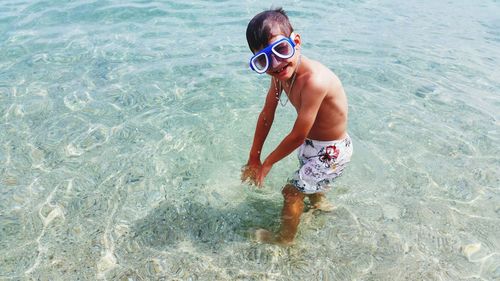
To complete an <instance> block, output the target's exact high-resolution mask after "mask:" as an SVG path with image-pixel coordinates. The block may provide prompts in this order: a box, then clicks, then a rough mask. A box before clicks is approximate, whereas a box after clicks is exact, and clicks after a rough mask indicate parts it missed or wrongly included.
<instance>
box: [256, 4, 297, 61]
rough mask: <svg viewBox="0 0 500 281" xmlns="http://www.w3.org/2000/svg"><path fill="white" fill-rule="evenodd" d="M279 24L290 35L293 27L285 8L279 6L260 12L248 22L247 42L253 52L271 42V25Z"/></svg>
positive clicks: (286, 34)
mask: <svg viewBox="0 0 500 281" xmlns="http://www.w3.org/2000/svg"><path fill="white" fill-rule="evenodd" d="M275 24H276V25H278V26H279V28H280V30H281V32H282V33H283V35H285V36H290V34H292V32H293V27H292V25H291V24H290V21H289V20H288V16H287V15H286V12H285V10H283V8H281V7H279V8H276V9H270V10H266V11H263V12H261V13H258V14H257V15H256V16H255V17H253V19H252V20H251V21H250V22H249V23H248V26H247V42H248V47H250V50H251V51H252V52H255V51H256V50H259V49H261V48H262V47H264V46H266V45H267V43H268V42H269V39H270V38H269V36H270V35H271V34H270V32H271V26H273V25H275Z"/></svg>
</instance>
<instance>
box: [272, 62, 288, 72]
mask: <svg viewBox="0 0 500 281" xmlns="http://www.w3.org/2000/svg"><path fill="white" fill-rule="evenodd" d="M288 65H289V64H288V63H287V64H285V65H283V66H282V67H280V68H276V69H275V70H273V73H274V74H278V75H279V74H283V73H284V72H285V71H286V68H287V67H288Z"/></svg>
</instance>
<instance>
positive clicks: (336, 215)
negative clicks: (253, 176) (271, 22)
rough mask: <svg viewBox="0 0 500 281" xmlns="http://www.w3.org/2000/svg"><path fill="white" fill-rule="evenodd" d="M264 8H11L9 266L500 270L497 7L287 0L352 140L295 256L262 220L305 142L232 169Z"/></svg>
mask: <svg viewBox="0 0 500 281" xmlns="http://www.w3.org/2000/svg"><path fill="white" fill-rule="evenodd" d="M460 2H463V3H460ZM267 5H268V4H266V3H254V2H252V1H250V2H248V1H247V2H241V3H236V2H234V3H233V2H231V3H229V2H213V3H205V2H198V1H191V2H189V3H184V2H182V3H181V2H180V1H169V2H167V3H156V2H150V1H139V2H138V1H128V2H126V3H122V2H116V1H97V2H89V1H77V2H72V3H56V2H54V3H52V2H42V1H34V2H20V1H13V2H9V3H2V4H0V6H1V7H2V9H0V31H1V32H0V41H1V42H3V44H2V48H1V49H0V69H1V70H0V118H1V119H2V122H0V248H1V249H2V255H1V257H0V279H6V280H18V279H40V280H74V279H83V280H96V279H107V280H157V279H158V280H453V281H455V280H499V279H500V267H499V264H500V241H499V238H498V233H500V229H499V225H500V223H499V222H500V208H499V206H500V204H499V202H500V197H499V194H498V188H499V186H500V173H499V171H500V169H499V166H500V165H499V164H500V158H499V156H498V155H500V150H499V146H498V144H497V143H498V142H499V139H500V135H499V132H500V131H499V128H500V123H499V121H498V120H499V117H500V116H499V114H498V112H500V110H499V97H498V95H497V94H496V93H498V92H499V90H500V83H499V81H498V79H496V78H497V77H498V76H499V72H498V67H497V66H498V65H499V62H500V52H499V50H500V33H499V32H498V30H500V22H499V20H498V17H496V15H498V14H499V13H500V7H499V6H498V3H496V2H495V1H485V2H482V3H466V2H465V1H457V2H454V3H430V2H429V3H422V2H418V1H410V2H405V3H399V4H398V3H391V4H386V3H378V2H373V1H355V2H349V3H344V2H339V3H322V2H317V3H311V2H304V1H289V2H286V3H284V7H285V8H286V9H287V10H289V14H290V17H291V19H292V23H293V24H294V25H295V28H296V30H297V31H298V32H299V33H301V34H302V38H303V40H304V46H303V49H304V53H305V54H306V55H307V56H309V57H311V58H314V59H318V60H320V61H322V62H323V63H325V64H326V65H328V66H329V67H330V68H332V70H334V71H335V72H336V73H337V74H338V75H339V77H340V78H341V79H342V81H343V83H344V87H345V89H346V92H347V94H348V97H349V102H350V124H349V126H350V129H349V132H350V135H351V136H352V138H353V141H354V142H355V147H356V151H355V153H354V156H353V161H352V162H351V165H350V167H349V169H348V171H347V172H346V173H345V175H344V176H343V177H342V178H341V179H339V181H338V182H337V184H336V188H335V189H334V190H332V191H331V192H330V193H329V195H328V196H329V198H330V200H331V201H332V202H333V203H334V204H335V205H336V206H337V208H336V209H335V210H334V211H333V212H332V213H313V212H307V213H305V214H304V216H303V220H302V223H301V228H300V230H299V234H298V238H297V244H296V245H295V246H293V247H290V248H281V247H278V246H273V245H261V244H257V243H255V242H253V241H252V239H251V235H250V233H251V231H252V230H253V229H256V228H261V227H265V228H270V229H276V228H277V226H278V222H279V213H280V210H281V204H282V197H281V194H280V188H281V186H282V185H283V183H284V182H285V179H286V177H288V176H289V175H290V174H291V172H292V171H293V170H294V169H295V167H296V165H297V160H296V159H295V156H290V157H289V158H287V159H285V160H284V161H283V162H281V163H279V164H277V165H275V167H274V168H273V170H272V172H271V174H270V176H269V178H268V180H267V182H266V187H265V188H264V189H262V190H258V189H255V188H252V187H248V186H246V185H243V184H241V183H240V182H239V172H240V167H241V166H242V165H243V164H244V162H245V161H246V158H247V155H248V151H249V149H250V145H251V140H252V136H253V131H254V126H255V120H256V118H257V115H258V113H259V110H260V107H261V105H262V102H263V95H264V94H265V91H266V86H267V84H266V83H268V82H267V81H268V80H267V78H265V77H257V76H255V75H253V74H252V73H251V72H250V71H249V70H248V69H247V59H248V58H249V57H250V52H249V51H248V48H247V46H246V42H245V37H244V30H245V28H246V24H247V21H248V20H249V19H250V18H251V17H252V16H253V15H254V14H255V13H257V12H259V11H260V10H262V9H264V8H267ZM294 114H295V113H294V110H293V109H292V108H291V107H285V108H280V109H279V111H278V113H277V116H276V119H275V124H274V127H273V129H272V131H271V134H270V136H269V140H268V144H266V147H265V149H264V150H265V151H264V153H268V152H269V151H270V150H271V149H272V148H273V146H274V145H276V144H277V143H278V142H279V141H280V138H281V137H282V136H283V134H284V132H287V131H288V130H289V129H290V128H291V126H292V125H293V120H294V119H293V118H294V116H295V115H294Z"/></svg>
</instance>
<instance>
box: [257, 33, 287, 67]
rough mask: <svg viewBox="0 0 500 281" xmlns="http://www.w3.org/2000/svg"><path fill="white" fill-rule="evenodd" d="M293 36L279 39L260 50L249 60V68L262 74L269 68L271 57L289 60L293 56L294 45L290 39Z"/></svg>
mask: <svg viewBox="0 0 500 281" xmlns="http://www.w3.org/2000/svg"><path fill="white" fill-rule="evenodd" d="M294 35H295V34H294V33H292V34H291V35H290V37H285V38H282V39H279V40H278V41H276V42H274V43H271V44H269V45H268V46H267V47H265V48H264V49H262V50H260V51H259V52H258V53H256V54H255V55H254V56H253V57H252V58H251V59H250V68H251V69H252V70H253V71H255V72H257V73H259V74H262V73H264V72H266V71H267V69H268V68H269V65H270V62H271V61H272V57H271V56H272V55H274V56H276V57H278V58H281V59H289V58H291V57H293V55H294V54H295V43H294V42H293V40H292V37H293V36H294Z"/></svg>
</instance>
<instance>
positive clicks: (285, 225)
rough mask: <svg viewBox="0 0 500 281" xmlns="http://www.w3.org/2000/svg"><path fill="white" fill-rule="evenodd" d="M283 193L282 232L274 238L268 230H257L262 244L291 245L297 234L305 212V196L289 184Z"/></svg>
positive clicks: (257, 236)
mask: <svg viewBox="0 0 500 281" xmlns="http://www.w3.org/2000/svg"><path fill="white" fill-rule="evenodd" d="M281 193H282V194H283V197H284V203H283V210H282V212H281V226H280V231H279V233H278V234H277V235H276V237H273V235H272V233H271V232H269V231H267V230H264V229H259V230H257V232H256V238H257V240H258V241H260V242H265V243H279V244H283V245H290V244H292V242H293V239H294V238H295V234H297V229H298V226H299V223H300V216H301V215H302V212H303V211H304V197H305V195H304V194H303V193H301V192H300V191H298V190H297V189H296V188H295V187H294V186H293V185H289V184H288V185H286V186H285V187H284V188H283V190H282V192H281Z"/></svg>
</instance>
